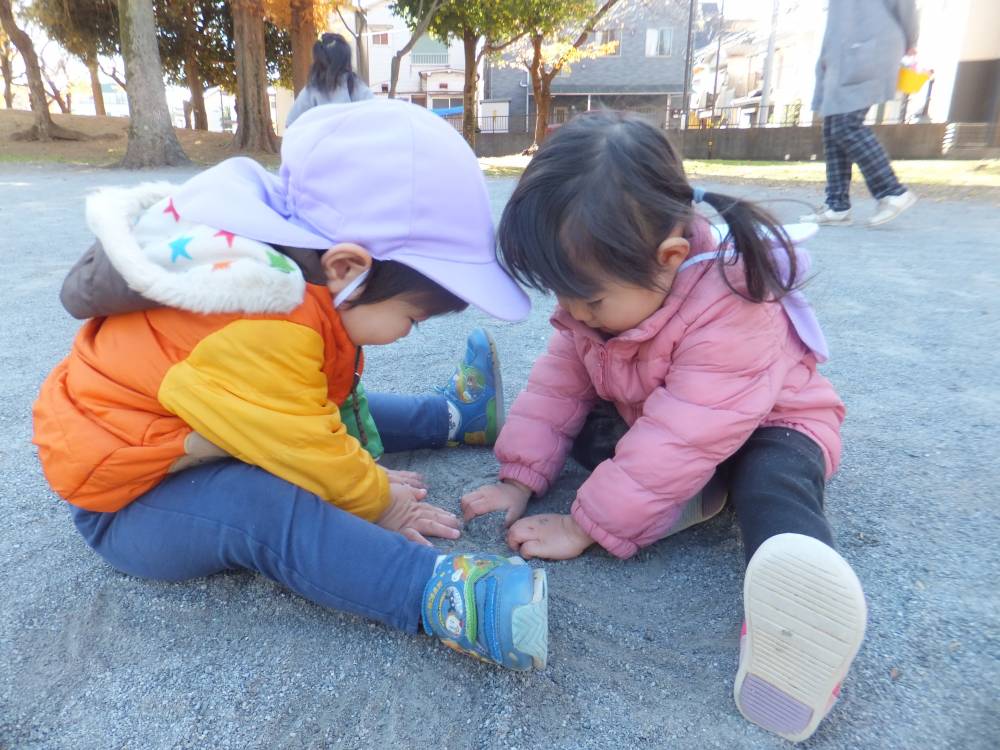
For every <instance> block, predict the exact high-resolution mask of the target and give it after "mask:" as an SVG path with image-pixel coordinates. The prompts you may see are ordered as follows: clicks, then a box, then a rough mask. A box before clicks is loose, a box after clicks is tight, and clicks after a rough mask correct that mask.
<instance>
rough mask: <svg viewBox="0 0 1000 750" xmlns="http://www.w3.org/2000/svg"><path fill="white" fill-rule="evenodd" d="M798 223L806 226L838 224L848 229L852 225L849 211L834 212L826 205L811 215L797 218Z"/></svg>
mask: <svg viewBox="0 0 1000 750" xmlns="http://www.w3.org/2000/svg"><path fill="white" fill-rule="evenodd" d="M799 221H801V222H804V223H806V224H839V225H840V226H843V227H848V226H850V225H851V224H852V223H853V221H852V220H851V209H847V210H846V211H834V210H833V209H832V208H830V207H829V206H827V205H823V206H822V207H821V208H818V209H816V211H814V212H813V213H811V214H806V215H805V216H801V217H799Z"/></svg>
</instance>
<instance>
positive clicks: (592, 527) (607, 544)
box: [570, 498, 639, 560]
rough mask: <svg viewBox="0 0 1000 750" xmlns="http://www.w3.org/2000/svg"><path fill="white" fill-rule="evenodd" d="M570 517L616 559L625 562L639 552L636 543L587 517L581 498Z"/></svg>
mask: <svg viewBox="0 0 1000 750" xmlns="http://www.w3.org/2000/svg"><path fill="white" fill-rule="evenodd" d="M570 515H572V516H573V520H574V521H576V522H577V523H578V524H579V525H580V528H581V529H583V530H584V531H586V532H587V534H589V535H590V538H591V539H593V540H594V541H595V542H597V543H598V544H599V545H601V546H602V547H604V549H606V550H607V551H608V552H610V553H611V554H612V555H614V556H615V557H619V558H621V559H622V560H625V559H627V558H629V557H632V555H634V554H635V553H636V552H638V551H639V545H637V544H636V543H635V542H633V541H630V540H628V539H622V538H621V537H618V536H615V535H614V534H612V533H610V532H608V531H605V530H604V529H602V528H601V527H600V526H598V525H597V523H595V522H594V520H593V519H592V518H591V517H590V516H588V515H587V511H585V510H584V509H583V505H581V504H580V498H577V499H576V500H574V501H573V507H572V508H571V509H570Z"/></svg>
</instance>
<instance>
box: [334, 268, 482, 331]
mask: <svg viewBox="0 0 1000 750" xmlns="http://www.w3.org/2000/svg"><path fill="white" fill-rule="evenodd" d="M393 297H405V298H407V299H409V300H412V302H413V304H415V305H416V306H417V307H419V308H420V309H421V310H423V311H424V312H425V313H426V314H427V315H428V316H430V317H434V316H435V315H444V314H446V313H451V312H461V311H462V310H464V309H465V308H467V307H468V306H469V303H468V302H466V301H465V300H463V299H461V298H460V297H458V296H456V295H454V294H452V293H451V292H449V291H448V290H447V289H445V288H444V287H443V286H441V285H440V284H438V283H437V282H436V281H432V280H431V279H429V278H427V277H426V276H424V275H423V274H422V273H420V272H419V271H417V270H415V269H413V268H410V267H409V266H407V265H405V264H403V263H399V262H398V261H395V260H373V261H372V267H371V271H370V272H369V274H368V278H367V279H366V280H365V284H364V287H362V289H361V294H360V295H359V296H358V298H357V299H356V300H353V301H352V302H351V305H354V306H357V305H374V304H375V303H376V302H383V301H385V300H387V299H392V298H393Z"/></svg>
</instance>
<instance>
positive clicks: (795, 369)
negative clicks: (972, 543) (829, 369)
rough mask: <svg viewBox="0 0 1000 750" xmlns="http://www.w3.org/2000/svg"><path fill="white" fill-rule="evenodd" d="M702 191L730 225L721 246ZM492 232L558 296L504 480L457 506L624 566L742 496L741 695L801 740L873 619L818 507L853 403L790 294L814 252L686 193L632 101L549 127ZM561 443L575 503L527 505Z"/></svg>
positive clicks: (503, 446) (546, 553)
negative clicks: (572, 462)
mask: <svg viewBox="0 0 1000 750" xmlns="http://www.w3.org/2000/svg"><path fill="white" fill-rule="evenodd" d="M701 201H704V202H706V203H708V204H709V205H711V206H712V207H713V208H714V209H715V210H716V211H718V213H719V214H720V215H721V217H722V218H723V219H724V220H725V222H726V223H727V224H728V234H727V235H726V236H725V237H724V238H723V239H722V241H721V242H720V241H719V239H718V237H717V236H716V234H715V233H714V230H713V228H712V227H710V225H709V224H708V222H707V221H706V220H705V219H703V218H701V217H700V216H699V214H698V213H697V211H696V210H695V208H694V204H696V203H699V202H701ZM499 242H500V250H501V255H502V256H503V259H504V261H505V263H506V265H507V267H508V268H509V269H510V271H511V272H512V273H513V275H514V276H515V277H516V278H518V279H519V280H520V281H521V282H523V283H525V284H527V285H528V286H531V287H533V288H536V289H540V290H547V291H552V292H554V293H555V294H556V297H557V299H558V302H559V305H558V307H557V308H556V311H555V314H554V315H553V316H552V325H553V327H554V328H555V333H553V335H552V338H551V340H550V342H549V346H548V350H547V351H546V352H545V353H544V354H543V355H542V356H541V357H540V358H539V359H538V361H537V362H536V363H535V365H534V367H533V368H532V371H531V375H530V377H529V379H528V384H527V387H526V388H525V389H524V391H523V392H522V393H521V394H520V395H519V396H518V398H517V400H516V401H515V402H514V405H513V407H512V408H511V411H510V414H509V416H508V417H507V422H506V425H505V426H504V428H503V430H502V432H501V434H500V438H499V440H498V442H497V445H496V454H497V457H498V458H499V460H500V464H501V468H500V481H499V483H497V484H495V485H488V486H486V487H481V488H480V489H478V490H476V491H474V492H471V493H469V494H468V495H466V496H465V497H464V498H462V507H463V512H464V514H465V517H466V518H467V519H468V518H472V517H475V516H477V515H480V514H483V513H488V512H494V511H499V510H503V511H506V514H507V523H508V525H509V531H508V535H507V541H508V544H509V545H510V546H511V547H512V548H513V549H514V550H515V551H517V552H518V553H519V554H520V555H521V556H523V557H529V558H530V557H544V558H552V559H566V558H571V557H576V556H577V555H579V554H581V553H582V552H583V551H584V550H585V549H587V547H589V546H590V545H592V544H593V543H595V542H596V543H598V544H600V545H601V546H602V547H604V548H605V549H607V550H608V551H609V552H611V553H612V554H614V555H617V556H618V557H622V558H627V557H630V556H632V555H634V554H635V553H636V552H637V551H638V550H639V549H640V548H642V547H645V546H647V545H650V544H652V543H654V542H656V541H657V540H659V539H663V538H664V537H666V536H668V535H670V534H674V533H676V532H678V531H680V530H682V529H684V528H686V527H688V526H690V525H692V524H693V523H697V522H699V521H702V520H705V519H706V518H708V517H711V516H712V515H714V514H716V513H718V512H719V510H721V508H722V507H723V505H724V503H725V502H726V500H727V498H728V502H729V503H730V504H731V505H732V507H733V508H734V510H735V513H736V519H737V522H738V524H739V526H740V531H741V533H742V538H743V543H744V547H745V552H746V557H747V560H748V564H747V570H746V578H745V584H744V614H745V621H744V626H743V634H742V637H741V641H740V665H739V670H738V673H737V676H736V682H735V687H734V694H735V699H736V703H737V706H738V707H739V709H740V711H741V712H742V713H743V715H744V716H746V717H747V718H748V719H749V720H750V721H753V722H755V723H757V724H758V725H760V726H762V727H764V728H765V729H768V730H770V731H772V732H775V733H777V734H779V735H781V736H782V737H785V738H787V739H790V740H793V741H799V740H803V739H805V738H807V737H809V736H810V735H812V733H813V732H814V731H815V730H816V727H817V725H818V724H819V722H820V721H821V720H822V719H823V718H824V717H825V716H826V714H827V713H828V712H829V710H830V708H831V707H832V705H833V703H834V701H835V700H836V696H837V695H838V694H839V690H840V683H841V681H842V680H843V679H844V677H845V676H846V674H847V671H848V669H849V668H850V665H851V662H852V661H853V659H854V656H855V654H856V653H857V651H858V648H859V647H860V645H861V642H862V639H863V638H864V630H865V622H866V618H867V611H866V606H865V599H864V594H863V592H862V590H861V584H860V583H859V581H858V579H857V576H856V575H855V574H854V572H853V570H852V569H851V566H850V565H849V564H848V563H847V562H846V561H845V560H844V558H843V557H841V556H840V555H839V554H838V553H837V552H836V551H835V550H834V548H833V535H832V532H831V530H830V527H829V525H828V523H827V521H826V518H825V517H824V513H823V490H824V484H825V482H826V480H827V479H828V478H829V477H830V475H831V474H832V473H833V472H834V471H835V470H836V468H837V464H838V462H839V459H840V424H841V422H842V421H843V418H844V406H843V404H842V403H841V401H840V399H839V398H838V397H837V394H836V392H835V391H834V389H833V387H832V386H831V384H830V383H829V381H828V380H827V379H826V378H825V377H823V376H822V375H821V374H820V373H819V372H818V371H817V369H816V367H817V363H818V362H822V361H824V360H825V359H826V342H825V340H824V338H823V333H822V331H821V329H820V328H819V325H818V323H817V321H816V319H815V316H814V314H813V312H812V309H811V308H810V307H809V305H808V303H807V302H806V301H805V299H804V297H803V296H802V293H801V292H800V291H799V290H798V289H797V285H798V282H799V281H800V280H801V279H802V278H803V276H804V272H805V268H804V264H805V256H804V255H803V254H799V253H797V252H796V250H795V248H794V246H793V243H792V240H791V238H790V237H789V235H788V233H787V232H786V231H785V230H784V229H783V228H782V227H780V226H778V225H777V224H776V223H775V222H774V220H773V219H772V218H771V217H770V216H769V215H768V214H767V213H765V212H764V211H763V210H761V209H759V208H757V207H755V206H754V205H752V204H750V203H748V202H745V201H742V200H739V199H735V198H730V197H728V196H724V195H720V194H717V193H703V192H702V191H700V190H696V189H692V187H691V186H690V185H689V183H688V181H687V179H686V177H685V175H684V170H683V166H682V164H681V160H680V158H679V157H678V156H677V154H676V152H675V151H674V150H673V148H672V147H671V146H670V144H669V142H668V141H667V138H666V136H665V134H664V133H663V132H662V131H661V130H658V129H656V128H654V127H652V126H650V125H648V124H646V123H645V122H643V121H642V120H640V119H638V118H634V117H630V116H628V115H624V114H618V113H599V114H588V115H586V116H581V117H578V118H576V119H575V120H573V121H572V122H571V123H569V124H567V125H565V126H563V127H562V128H560V129H559V130H558V131H557V132H556V133H555V134H554V135H553V136H552V137H551V138H550V139H549V140H548V141H546V143H545V145H544V146H543V147H542V148H541V149H540V150H539V151H538V153H537V155H536V156H535V158H534V159H533V160H532V162H531V164H530V166H529V167H528V168H527V169H526V170H525V172H524V176H523V177H522V178H521V181H520V182H519V184H518V186H517V188H516V189H515V191H514V194H513V195H512V197H511V199H510V202H509V203H508V205H507V207H506V209H505V211H504V215H503V219H502V221H501V224H500V229H499ZM569 455H572V456H573V457H574V458H576V459H577V460H578V461H579V462H580V463H581V464H583V465H584V466H585V467H586V468H588V469H591V470H592V473H591V475H590V477H589V478H588V479H587V480H586V481H585V482H584V483H583V485H582V486H581V487H580V488H579V491H578V492H577V496H576V499H575V501H574V502H573V505H572V508H571V511H570V513H569V514H568V515H562V514H540V515H533V516H529V517H525V518H520V517H521V516H522V514H523V513H524V511H525V508H526V506H527V503H528V501H529V499H530V498H531V496H532V495H542V494H544V493H545V492H546V491H547V490H548V488H549V487H550V486H551V484H552V482H554V481H555V479H556V478H557V477H558V475H559V473H560V472H561V471H562V468H563V465H564V463H565V461H566V458H567V456H569ZM518 519H520V520H518Z"/></svg>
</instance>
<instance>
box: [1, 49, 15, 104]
mask: <svg viewBox="0 0 1000 750" xmlns="http://www.w3.org/2000/svg"><path fill="white" fill-rule="evenodd" d="M12 57H13V55H12V54H11V49H10V42H9V41H8V40H7V38H6V37H4V40H3V43H2V44H0V73H2V74H3V102H4V104H6V105H7V109H14V91H13V89H12V88H11V86H12V84H13V82H14V71H13V68H12V65H11V58H12Z"/></svg>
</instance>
